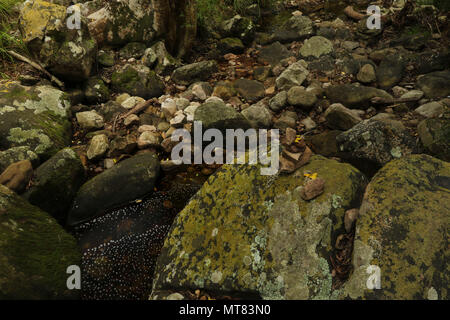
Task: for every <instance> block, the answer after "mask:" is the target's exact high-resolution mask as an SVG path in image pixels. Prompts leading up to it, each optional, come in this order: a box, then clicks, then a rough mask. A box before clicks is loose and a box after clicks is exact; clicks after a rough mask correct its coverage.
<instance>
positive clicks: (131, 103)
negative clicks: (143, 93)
mask: <svg viewBox="0 0 450 320" xmlns="http://www.w3.org/2000/svg"><path fill="white" fill-rule="evenodd" d="M144 101H145V99H143V98H141V97H129V98H128V99H126V100H125V101H124V102H122V103H121V106H122V107H124V108H125V109H128V110H131V109H133V108H134V107H136V106H137V105H138V104H139V103H141V102H144Z"/></svg>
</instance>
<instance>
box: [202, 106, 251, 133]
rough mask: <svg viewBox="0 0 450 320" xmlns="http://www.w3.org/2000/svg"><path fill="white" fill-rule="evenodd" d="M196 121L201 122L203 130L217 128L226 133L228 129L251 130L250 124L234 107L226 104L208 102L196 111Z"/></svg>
mask: <svg viewBox="0 0 450 320" xmlns="http://www.w3.org/2000/svg"><path fill="white" fill-rule="evenodd" d="M194 120H195V121H201V122H202V125H203V130H207V129H210V128H215V129H219V130H221V131H222V132H223V133H225V130H226V129H239V128H241V129H243V130H246V129H249V128H250V127H251V124H250V122H249V121H248V120H247V119H246V118H245V117H244V116H243V115H242V114H240V113H239V112H237V111H236V110H234V108H233V107H229V106H227V105H225V103H224V102H207V103H204V104H202V105H201V106H200V107H198V108H197V109H196V110H195V114H194Z"/></svg>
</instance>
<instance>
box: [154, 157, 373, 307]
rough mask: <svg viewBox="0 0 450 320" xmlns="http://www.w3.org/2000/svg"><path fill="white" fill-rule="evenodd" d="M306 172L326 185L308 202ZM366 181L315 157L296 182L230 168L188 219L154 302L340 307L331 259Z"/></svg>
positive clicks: (174, 231)
mask: <svg viewBox="0 0 450 320" xmlns="http://www.w3.org/2000/svg"><path fill="white" fill-rule="evenodd" d="M305 172H316V173H317V174H318V177H320V178H322V179H323V180H324V181H325V189H324V192H323V193H322V194H321V195H319V196H318V197H317V198H315V199H313V200H310V201H305V200H303V199H302V198H301V196H300V190H301V189H302V188H303V185H304V184H305V183H306V181H307V178H306V177H305V176H304V173H305ZM365 183H366V182H365V178H364V176H363V175H362V174H361V173H360V172H359V171H358V170H356V169H355V168H353V167H352V166H350V165H349V164H342V163H339V162H337V161H334V160H328V159H325V158H323V157H321V156H313V157H312V158H311V161H310V163H309V164H307V165H305V166H304V167H302V168H300V169H298V170H297V171H296V172H295V173H293V174H290V175H276V176H264V175H261V174H260V167H259V166H251V165H224V166H222V168H221V169H219V170H218V171H217V172H216V173H215V174H213V175H212V176H211V177H210V178H209V179H208V181H207V182H206V183H205V184H204V185H203V187H202V188H201V189H200V191H199V192H198V193H197V194H196V195H195V196H194V197H193V198H192V199H191V201H190V202H189V204H188V205H187V206H186V207H185V208H184V209H183V211H181V212H180V213H179V214H178V216H177V218H176V219H175V222H174V224H173V225H172V227H171V230H170V231H169V234H168V236H167V238H166V241H165V244H164V247H163V249H162V251H161V254H160V256H159V257H158V261H157V265H156V270H155V279H154V282H153V291H152V295H151V298H161V296H160V292H161V290H166V289H168V288H170V289H173V290H177V291H181V290H183V289H184V288H198V289H204V290H207V291H214V292H219V293H222V292H223V293H225V292H235V293H240V294H245V295H247V296H248V295H252V296H255V297H259V298H263V299H332V298H334V293H333V292H332V289H331V287H332V276H331V267H330V265H329V263H328V258H329V255H330V253H331V250H332V248H333V246H334V243H335V238H336V235H337V233H338V232H339V231H342V230H344V212H345V210H346V209H348V208H350V207H352V205H353V203H357V202H358V199H359V198H360V195H361V192H362V190H363V188H364V187H365Z"/></svg>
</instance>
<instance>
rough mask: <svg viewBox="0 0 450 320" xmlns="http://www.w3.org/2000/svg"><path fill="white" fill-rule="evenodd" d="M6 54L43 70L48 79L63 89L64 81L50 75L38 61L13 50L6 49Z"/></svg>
mask: <svg viewBox="0 0 450 320" xmlns="http://www.w3.org/2000/svg"><path fill="white" fill-rule="evenodd" d="M7 52H8V54H10V55H11V56H13V57H14V58H16V59H17V60H20V61H23V62H25V63H28V64H29V65H30V66H32V67H33V68H35V69H37V70H39V71H41V72H43V73H44V74H45V75H47V77H49V78H50V80H51V81H52V82H54V83H55V84H56V85H57V86H58V87H60V88H61V89H64V83H63V82H61V81H60V80H59V79H58V78H56V77H55V76H54V75H52V74H51V73H49V72H48V71H47V70H45V69H44V68H43V67H41V66H40V65H39V64H38V63H36V62H34V61H32V60H30V59H28V58H27V57H24V56H22V55H20V54H18V53H17V52H15V51H12V50H8V51H7Z"/></svg>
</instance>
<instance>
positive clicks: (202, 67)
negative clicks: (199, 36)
mask: <svg viewBox="0 0 450 320" xmlns="http://www.w3.org/2000/svg"><path fill="white" fill-rule="evenodd" d="M217 70H218V66H217V62H216V61H214V60H209V61H202V62H196V63H192V64H188V65H185V66H183V67H180V68H177V69H175V71H174V72H173V73H172V76H171V78H172V80H173V81H174V82H175V83H176V84H179V85H186V86H188V85H190V84H192V83H194V82H197V81H206V80H208V79H209V78H210V77H211V75H212V74H213V73H215V72H217Z"/></svg>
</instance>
